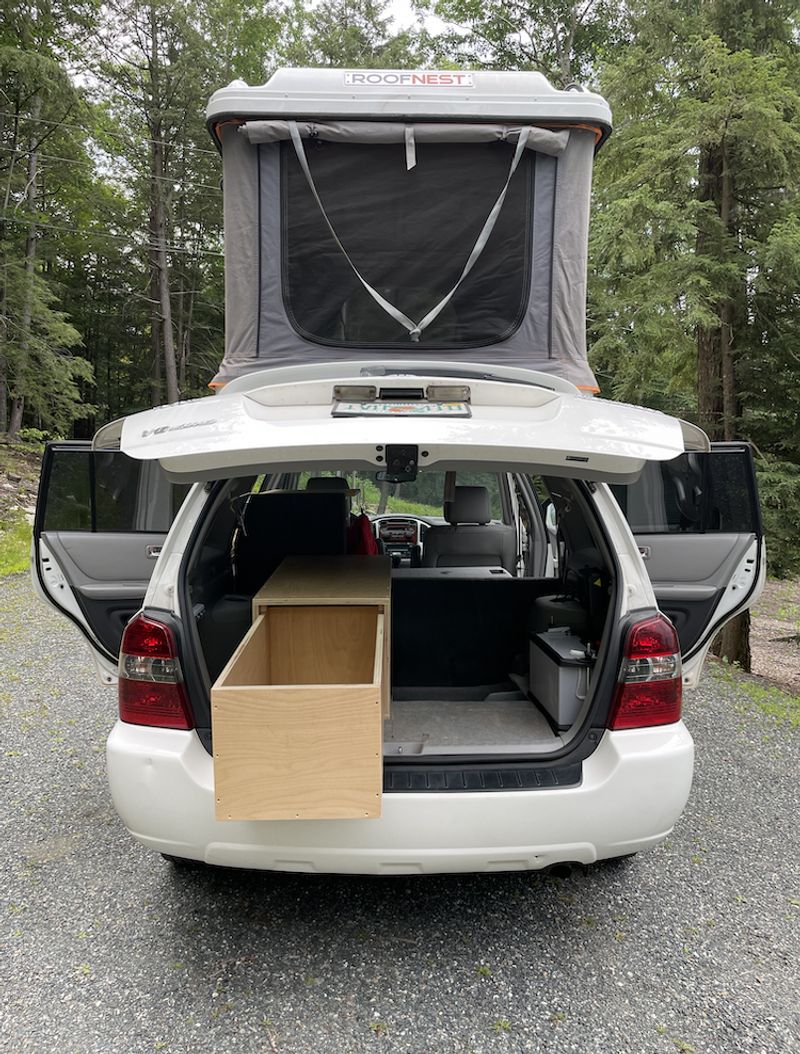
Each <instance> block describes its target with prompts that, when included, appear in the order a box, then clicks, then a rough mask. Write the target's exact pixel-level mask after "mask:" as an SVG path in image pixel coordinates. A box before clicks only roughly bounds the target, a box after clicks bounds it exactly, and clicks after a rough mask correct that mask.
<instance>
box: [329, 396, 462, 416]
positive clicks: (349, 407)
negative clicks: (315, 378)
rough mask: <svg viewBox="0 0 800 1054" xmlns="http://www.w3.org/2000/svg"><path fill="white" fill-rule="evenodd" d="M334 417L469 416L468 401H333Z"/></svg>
mask: <svg viewBox="0 0 800 1054" xmlns="http://www.w3.org/2000/svg"><path fill="white" fill-rule="evenodd" d="M333 416H334V417H471V416H472V414H471V412H470V408H469V403H431V402H424V401H422V400H420V401H419V402H416V401H412V402H408V403H402V402H399V401H397V402H394V401H391V400H387V401H385V402H369V403H350V402H335V403H334V404H333Z"/></svg>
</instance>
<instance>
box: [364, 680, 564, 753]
mask: <svg viewBox="0 0 800 1054" xmlns="http://www.w3.org/2000/svg"><path fill="white" fill-rule="evenodd" d="M383 742H384V750H383V752H384V755H385V756H392V755H394V754H436V753H447V754H456V753H470V754H471V753H479V752H480V751H481V750H483V749H485V748H487V747H490V748H492V749H493V751H494V752H496V753H504V752H508V753H511V752H514V751H517V752H518V751H520V750H523V751H526V752H527V751H531V752H535V753H539V752H544V751H548V750H555V748H556V747H557V746H558V745H559V743H560V742H561V737H560V736H558V735H557V734H556V733H555V732H553V730H552V728H551V727H550V725H549V723H548V722H547V719H546V718H545V717H544V715H543V714H542V713H541V711H540V710H539V709H538V708H537V707H536V706H535V704H534V703H532V702H531V701H530V700H529V699H526V698H525V697H524V696H523V695H521V694H519V693H514V692H508V693H503V694H502V695H498V696H494V697H493V696H489V697H488V698H487V699H481V700H475V699H395V700H393V702H392V715H391V717H390V718H389V719H388V720H386V721H384V726H383Z"/></svg>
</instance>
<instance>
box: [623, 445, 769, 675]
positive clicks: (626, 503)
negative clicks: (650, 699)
mask: <svg viewBox="0 0 800 1054" xmlns="http://www.w3.org/2000/svg"><path fill="white" fill-rule="evenodd" d="M613 490H614V493H615V495H616V498H617V500H618V502H619V503H620V506H621V508H622V511H623V512H624V513H625V515H626V517H627V519H628V523H629V524H630V527H631V530H632V531H633V534H634V537H635V538H636V541H637V543H638V545H639V552H640V553H641V554H642V557H643V559H644V565H645V567H646V568H647V572H648V574H649V575H650V580H651V581H652V583H653V589H654V591H655V594H656V600H657V601H658V606H659V607H660V608H661V610H662V611H663V612H664V614H665V615H667V616H668V617H669V618H670V619H671V620H672V622H673V623H674V625H675V628H676V629H677V631H678V636H679V637H680V642H681V652H682V654H683V678H684V683H685V684H687V685H689V686H690V687H691V686H694V685H695V684H697V682H698V680H699V678H700V673H701V670H702V666H703V661H704V659H705V657H706V655H707V653H708V650H709V648H710V647H711V644H712V642H713V640H714V637H715V636H716V634H717V633H718V632H719V630H720V629H722V627H723V626H724V625H725V623H726V622H728V621H729V620H730V619H732V618H733V617H734V616H735V615H737V614H739V612H741V611H744V610H745V609H746V608H749V607H750V606H751V605H752V604H753V603H754V602H755V601H756V599H757V598H758V595H759V593H760V592H761V589H762V588H763V585H764V578H765V576H766V560H765V557H764V532H763V528H762V524H761V511H760V506H759V502H758V491H757V487H756V477H755V468H754V465H753V455H752V451H751V448H750V447H749V445H748V444H746V443H713V444H712V445H711V449H710V450H709V451H706V452H702V451H695V452H691V453H685V454H682V455H681V456H680V457H677V458H675V459H674V460H673V461H668V462H660V463H650V464H648V465H647V466H646V467H645V469H644V471H643V472H642V474H641V475H640V477H639V479H638V480H637V481H636V482H635V483H632V484H630V485H628V486H615V487H613Z"/></svg>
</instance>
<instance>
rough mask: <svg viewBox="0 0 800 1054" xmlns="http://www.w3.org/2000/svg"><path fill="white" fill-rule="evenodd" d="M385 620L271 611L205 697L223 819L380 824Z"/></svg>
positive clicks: (361, 609)
mask: <svg viewBox="0 0 800 1054" xmlns="http://www.w3.org/2000/svg"><path fill="white" fill-rule="evenodd" d="M383 632H384V616H383V613H382V610H381V608H380V607H379V606H377V605H374V606H373V605H360V606H359V605H346V606H336V605H325V606H319V607H318V606H287V607H270V608H267V610H266V611H265V612H264V613H263V614H262V615H259V617H258V618H257V619H256V621H255V622H254V623H253V625H252V627H251V629H250V631H249V632H248V634H247V636H246V637H245V638H244V640H243V641H242V643H241V644H240V645H239V647H238V648H237V650H236V651H235V652H234V654H233V656H232V657H231V660H230V662H229V663H228V665H227V666H226V667H225V669H224V670H223V671H222V673H221V674H220V676H219V678H218V679H217V682H216V684H215V685H214V687H213V688H212V689H211V710H212V729H213V741H214V780H215V799H216V815H217V819H219V820H284V819H292V820H297V819H315V820H317V819H354V818H359V817H360V818H368V817H376V816H380V809H381V786H382V778H383V763H382V756H381V755H382V743H381V734H382V714H381V697H382V690H383V670H384V641H383Z"/></svg>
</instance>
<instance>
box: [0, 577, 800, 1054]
mask: <svg viewBox="0 0 800 1054" xmlns="http://www.w3.org/2000/svg"><path fill="white" fill-rule="evenodd" d="M0 655H2V664H1V665H2V670H3V683H2V685H1V686H0V689H1V693H0V717H1V718H2V721H1V723H0V728H1V729H2V749H3V754H4V758H3V767H2V791H3V805H4V807H3V810H2V819H1V820H0V823H2V831H1V832H0V834H1V836H2V843H1V844H2V850H1V851H2V865H0V866H2V886H3V894H4V897H5V899H6V905H5V907H4V910H3V917H2V922H3V926H2V937H3V944H4V950H3V953H2V955H0V1049H1V1050H3V1051H13V1052H15V1054H16V1052H20V1051H41V1052H50V1051H59V1052H60V1054H72V1052H76V1054H77V1052H81V1054H86V1052H89V1051H100V1052H103V1054H110V1052H116V1051H120V1052H125V1054H128V1052H130V1054H138V1052H150V1051H156V1050H163V1051H170V1052H184V1051H187V1052H188V1051H198V1052H199V1051H203V1052H205V1051H209V1052H210V1051H214V1052H217V1054H223V1052H227V1051H237V1052H251V1051H252V1052H256V1051H257V1052H259V1054H260V1052H267V1054H269V1052H272V1051H309V1052H311V1051H313V1052H318V1054H327V1052H330V1054H349V1052H352V1051H381V1050H384V1051H387V1052H403V1054H423V1052H425V1054H427V1052H433V1054H436V1052H440V1051H441V1052H448V1051H454V1052H455V1051H458V1052H463V1054H467V1052H470V1051H473V1052H476V1054H477V1052H481V1054H483V1052H487V1054H490V1052H495V1051H508V1052H510V1051H537V1052H538V1051H559V1052H561V1051H579V1052H581V1054H583V1052H593V1051H597V1052H602V1054H619V1052H623V1051H632V1052H636V1054H647V1052H651V1051H652V1052H667V1054H669V1052H673V1054H674V1052H675V1051H676V1050H678V1051H683V1052H685V1054H690V1052H692V1051H697V1052H700V1051H709V1052H713V1054H721V1052H724V1051H736V1052H742V1051H747V1052H752V1054H755V1052H759V1051H763V1052H765V1054H766V1052H769V1054H774V1052H776V1051H800V982H798V963H800V870H799V867H798V860H800V844H798V843H799V842H800V825H799V824H798V815H800V810H799V809H798V804H799V803H798V790H797V787H798V772H799V771H800V766H798V754H800V730H798V729H794V730H791V729H790V728H788V727H786V726H779V725H778V724H776V723H775V721H774V720H773V718H771V717H768V716H765V715H764V714H762V713H761V712H760V711H759V710H758V709H757V708H756V706H755V704H754V703H753V702H752V701H750V698H749V696H747V695H746V694H745V693H744V692H743V691H742V689H741V688H740V687H738V686H736V685H731V684H728V683H724V682H716V681H714V680H711V679H709V680H708V681H707V683H706V685H705V687H704V688H703V689H701V690H700V691H699V692H697V693H696V694H695V695H694V696H693V697H691V698H690V699H689V700H688V704H687V707H686V711H687V713H686V716H687V722H688V724H689V727H690V728H691V730H692V732H693V734H694V736H695V738H696V741H697V747H698V771H697V780H696V784H695V789H694V792H693V795H692V799H691V802H690V805H689V809H688V812H687V814H686V816H685V818H684V819H683V821H682V822H681V823H680V824H679V826H678V828H677V829H676V831H675V833H674V835H673V837H672V838H671V839H670V841H669V843H668V844H666V845H664V846H662V847H660V848H659V849H657V850H656V851H655V852H651V853H648V854H644V855H642V856H640V857H638V858H634V859H633V860H631V861H628V862H626V863H624V864H620V865H617V866H613V867H610V868H602V867H596V868H590V869H588V870H587V871H583V870H576V871H574V872H573V873H572V874H571V875H568V876H567V877H556V876H554V875H549V876H548V875H537V874H532V875H528V874H510V875H489V876H469V877H457V878H456V877H431V878H422V879H414V880H411V881H409V880H408V879H404V878H402V879H401V878H391V879H389V878H386V879H358V878H338V877H330V878H319V877H304V876H298V875H269V874H255V873H247V872H225V871H216V870H211V869H208V870H200V871H190V872H180V873H179V872H175V871H173V870H172V869H171V868H170V867H169V866H168V865H166V864H165V863H164V862H163V861H162V860H161V858H160V857H158V856H155V855H153V854H151V853H149V852H146V851H145V850H144V849H142V848H140V847H139V846H138V845H136V844H135V843H134V842H132V841H131V840H130V839H129V838H128V836H127V835H126V834H125V832H124V831H123V830H122V828H121V825H120V824H119V822H118V820H117V818H116V816H115V814H114V812H113V810H112V807H111V804H110V801H109V797H108V792H107V789H106V784H105V776H104V760H103V744H104V739H105V735H106V733H107V731H108V728H109V727H110V725H111V723H112V721H113V718H114V712H115V696H114V693H113V691H109V690H108V689H105V688H102V687H101V686H100V685H99V684H98V683H97V682H96V680H95V678H94V674H93V670H92V667H91V665H90V662H89V660H88V657H87V652H86V651H85V649H84V647H83V646H82V644H81V643H80V641H79V637H78V634H77V633H76V631H75V630H74V629H73V628H72V627H71V626H69V625H67V624H66V623H64V622H62V621H61V620H60V619H58V618H57V617H56V616H55V615H53V614H51V613H50V612H49V611H48V609H46V608H44V607H43V606H42V605H41V604H40V603H39V602H38V601H36V600H34V599H33V598H32V597H31V595H30V592H29V585H28V581H27V578H26V577H24V576H17V577H14V578H10V579H5V580H2V581H0Z"/></svg>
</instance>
